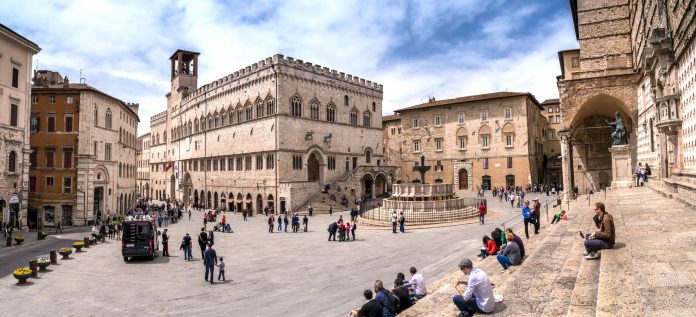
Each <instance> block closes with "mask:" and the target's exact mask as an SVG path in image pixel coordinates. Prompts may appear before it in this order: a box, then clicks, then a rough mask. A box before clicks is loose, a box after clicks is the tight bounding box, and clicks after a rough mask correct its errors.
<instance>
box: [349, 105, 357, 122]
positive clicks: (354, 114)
mask: <svg viewBox="0 0 696 317" xmlns="http://www.w3.org/2000/svg"><path fill="white" fill-rule="evenodd" d="M350 125H358V110H357V109H353V110H351V111H350Z"/></svg>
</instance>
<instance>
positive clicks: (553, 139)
mask: <svg viewBox="0 0 696 317" xmlns="http://www.w3.org/2000/svg"><path fill="white" fill-rule="evenodd" d="M541 106H542V107H543V108H544V110H543V111H542V112H541V113H542V114H543V115H544V117H546V120H547V121H548V122H549V127H550V129H546V130H545V131H543V133H544V139H545V141H546V143H545V144H546V145H545V146H544V161H545V162H546V163H545V165H544V166H546V170H545V172H544V182H545V183H546V184H549V185H552V186H562V184H563V177H562V175H563V173H562V169H561V166H562V164H561V163H562V161H561V139H560V138H559V135H558V132H560V131H561V122H563V119H562V118H561V103H560V101H559V100H558V99H548V100H544V102H542V103H541Z"/></svg>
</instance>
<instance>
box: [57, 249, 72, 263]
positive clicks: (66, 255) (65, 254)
mask: <svg viewBox="0 0 696 317" xmlns="http://www.w3.org/2000/svg"><path fill="white" fill-rule="evenodd" d="M70 253H72V249H71V248H60V249H58V254H60V255H62V256H63V260H67V259H69V258H70V257H69V255H70Z"/></svg>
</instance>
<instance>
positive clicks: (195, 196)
mask: <svg viewBox="0 0 696 317" xmlns="http://www.w3.org/2000/svg"><path fill="white" fill-rule="evenodd" d="M193 205H194V206H198V190H194V191H193Z"/></svg>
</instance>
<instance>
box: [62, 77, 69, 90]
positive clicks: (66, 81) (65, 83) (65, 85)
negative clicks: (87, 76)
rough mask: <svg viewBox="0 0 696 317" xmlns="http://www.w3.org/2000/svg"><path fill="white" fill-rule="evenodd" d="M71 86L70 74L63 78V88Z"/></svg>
mask: <svg viewBox="0 0 696 317" xmlns="http://www.w3.org/2000/svg"><path fill="white" fill-rule="evenodd" d="M68 87H70V80H69V79H68V76H65V78H64V79H63V88H68Z"/></svg>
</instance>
